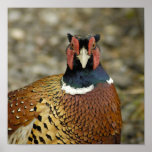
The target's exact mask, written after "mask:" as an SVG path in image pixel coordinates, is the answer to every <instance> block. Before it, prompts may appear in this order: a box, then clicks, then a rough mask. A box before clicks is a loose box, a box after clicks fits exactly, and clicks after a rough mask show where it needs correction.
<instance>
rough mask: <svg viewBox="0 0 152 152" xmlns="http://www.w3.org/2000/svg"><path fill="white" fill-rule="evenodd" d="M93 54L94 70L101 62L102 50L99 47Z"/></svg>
mask: <svg viewBox="0 0 152 152" xmlns="http://www.w3.org/2000/svg"><path fill="white" fill-rule="evenodd" d="M92 54H93V70H95V69H96V68H97V67H98V65H99V63H100V51H99V48H96V49H95V50H93V51H92Z"/></svg>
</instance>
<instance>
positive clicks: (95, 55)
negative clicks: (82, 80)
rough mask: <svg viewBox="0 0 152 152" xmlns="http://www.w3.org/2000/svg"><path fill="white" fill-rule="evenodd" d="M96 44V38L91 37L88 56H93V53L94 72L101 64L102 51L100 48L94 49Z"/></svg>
mask: <svg viewBox="0 0 152 152" xmlns="http://www.w3.org/2000/svg"><path fill="white" fill-rule="evenodd" d="M94 44H95V38H94V37H91V38H90V40H89V44H88V54H89V55H91V53H92V54H93V70H95V69H96V68H97V67H98V65H99V62H100V50H99V48H98V47H95V48H94V46H93V45H94Z"/></svg>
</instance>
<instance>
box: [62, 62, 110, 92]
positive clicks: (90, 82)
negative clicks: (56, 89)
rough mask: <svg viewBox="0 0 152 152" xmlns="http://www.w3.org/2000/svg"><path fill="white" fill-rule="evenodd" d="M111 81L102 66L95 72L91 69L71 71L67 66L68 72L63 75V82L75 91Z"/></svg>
mask: <svg viewBox="0 0 152 152" xmlns="http://www.w3.org/2000/svg"><path fill="white" fill-rule="evenodd" d="M109 79H110V78H109V76H108V74H107V73H106V72H105V70H104V69H103V67H102V65H101V64H100V65H99V66H98V67H97V68H96V69H95V70H92V69H89V68H85V69H78V70H70V68H69V67H68V66H67V69H66V72H65V74H64V75H63V82H64V83H65V84H66V85H67V86H70V87H72V88H75V89H77V88H89V87H91V86H96V85H97V84H98V83H104V82H106V81H108V80H109Z"/></svg>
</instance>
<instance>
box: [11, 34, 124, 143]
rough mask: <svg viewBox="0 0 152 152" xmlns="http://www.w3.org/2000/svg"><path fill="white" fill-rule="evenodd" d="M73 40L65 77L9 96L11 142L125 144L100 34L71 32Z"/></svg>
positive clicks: (63, 75)
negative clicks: (100, 43)
mask: <svg viewBox="0 0 152 152" xmlns="http://www.w3.org/2000/svg"><path fill="white" fill-rule="evenodd" d="M68 39H69V42H70V44H69V45H68V47H67V49H66V55H67V69H66V72H65V73H64V74H61V75H54V76H48V77H45V78H43V79H40V80H38V81H36V82H34V83H32V84H30V85H28V86H26V87H24V88H21V89H18V90H15V91H12V92H9V94H8V100H9V102H8V134H9V135H8V138H9V139H8V142H9V143H14V144H26V143H28V144H116V143H120V135H121V125H122V119H121V111H120V101H119V97H118V95H117V92H116V89H115V87H114V84H113V80H112V79H111V78H110V77H109V76H108V74H107V73H106V72H105V70H104V69H103V67H102V65H101V64H100V62H99V61H100V49H99V46H98V45H97V44H96V43H97V42H98V41H99V39H100V35H98V34H97V35H87V36H79V35H75V36H72V35H71V34H68Z"/></svg>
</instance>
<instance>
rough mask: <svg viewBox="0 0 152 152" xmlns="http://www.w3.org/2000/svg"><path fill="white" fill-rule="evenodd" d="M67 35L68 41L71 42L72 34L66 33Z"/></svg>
mask: <svg viewBox="0 0 152 152" xmlns="http://www.w3.org/2000/svg"><path fill="white" fill-rule="evenodd" d="M67 37H68V40H69V42H71V40H72V37H73V35H71V34H70V33H68V34H67Z"/></svg>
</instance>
